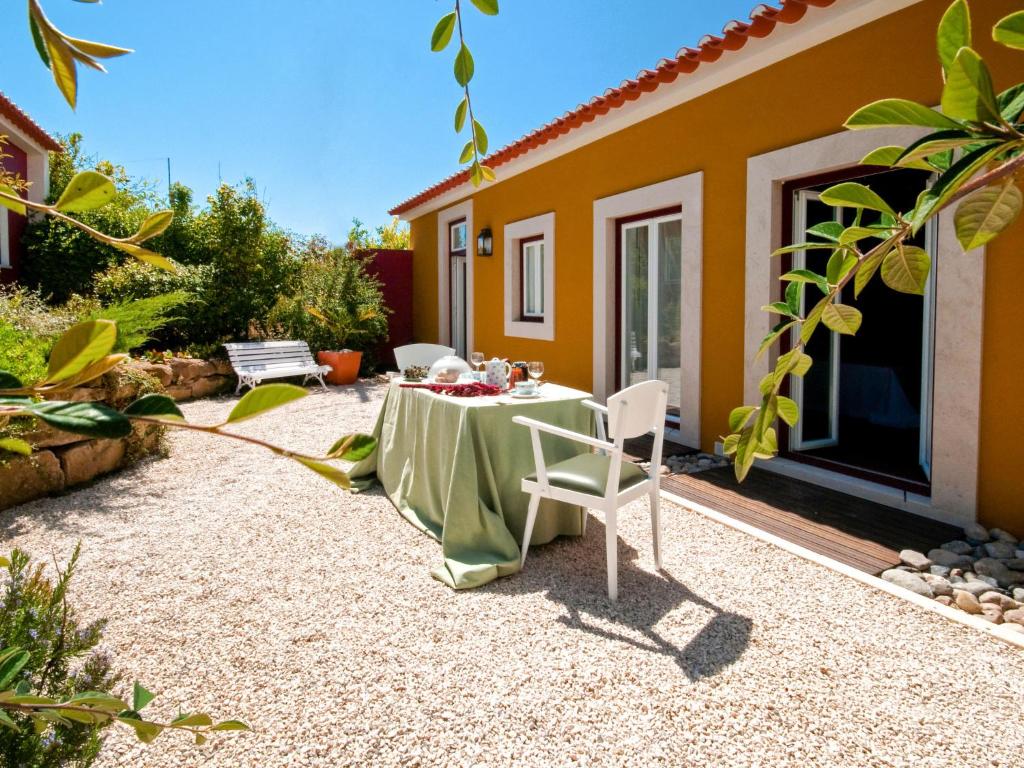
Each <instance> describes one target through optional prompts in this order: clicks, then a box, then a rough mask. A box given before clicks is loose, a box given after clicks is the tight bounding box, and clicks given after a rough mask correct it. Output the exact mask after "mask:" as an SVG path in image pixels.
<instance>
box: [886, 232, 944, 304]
mask: <svg viewBox="0 0 1024 768" xmlns="http://www.w3.org/2000/svg"><path fill="white" fill-rule="evenodd" d="M931 265H932V260H931V258H930V257H929V256H928V252H927V251H925V250H924V249H923V248H918V247H917V246H916V245H904V246H901V247H896V248H893V249H892V250H891V251H889V253H887V254H886V256H885V259H883V260H882V280H883V281H884V282H885V284H886V285H888V286H889V287H890V288H892V289H893V290H894V291H899V292H900V293H911V294H914V295H917V296H923V295H924V289H925V286H926V285H927V284H928V272H929V270H930V269H931Z"/></svg>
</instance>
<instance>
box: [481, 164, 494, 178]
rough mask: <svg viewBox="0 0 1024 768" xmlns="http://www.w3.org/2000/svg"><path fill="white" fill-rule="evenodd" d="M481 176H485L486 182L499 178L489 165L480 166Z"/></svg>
mask: <svg viewBox="0 0 1024 768" xmlns="http://www.w3.org/2000/svg"><path fill="white" fill-rule="evenodd" d="M480 175H481V176H483V178H484V181H494V180H495V179H496V178H498V177H497V176H495V175H494V171H493V170H492V169H491V167H490V166H489V165H484V164H483V163H481V164H480Z"/></svg>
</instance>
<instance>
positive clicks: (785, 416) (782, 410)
mask: <svg viewBox="0 0 1024 768" xmlns="http://www.w3.org/2000/svg"><path fill="white" fill-rule="evenodd" d="M776 401H777V402H776V408H777V409H778V412H779V418H781V419H782V420H783V421H784V422H786V423H787V424H788V425H789V426H791V427H792V426H795V425H796V423H797V421H799V420H800V407H799V406H798V405H797V404H796V401H794V400H791V399H789V398H788V397H784V396H782V395H778V396H777V397H776Z"/></svg>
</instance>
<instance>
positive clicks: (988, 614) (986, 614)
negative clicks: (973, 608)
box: [981, 603, 1003, 624]
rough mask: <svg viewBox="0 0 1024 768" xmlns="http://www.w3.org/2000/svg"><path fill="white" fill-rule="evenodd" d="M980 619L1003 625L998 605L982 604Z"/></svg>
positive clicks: (1001, 613) (1001, 611) (1001, 612)
mask: <svg viewBox="0 0 1024 768" xmlns="http://www.w3.org/2000/svg"><path fill="white" fill-rule="evenodd" d="M981 618H983V619H985V620H986V621H991V622H992V623H993V624H1002V623H1003V609H1002V608H1000V607H999V606H998V605H992V604H991V603H984V604H982V606H981Z"/></svg>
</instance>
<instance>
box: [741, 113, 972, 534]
mask: <svg viewBox="0 0 1024 768" xmlns="http://www.w3.org/2000/svg"><path fill="white" fill-rule="evenodd" d="M921 135H922V132H921V131H919V130H916V129H909V128H908V129H901V128H881V129H876V130H873V131H844V132H841V133H836V134H832V135H829V136H823V137H821V138H818V139H813V140H811V141H807V142H804V143H802V144H796V145H793V146H789V147H784V148H782V149H778V150H775V151H773V152H768V153H766V154H763V155H758V156H756V157H751V158H749V159H748V160H747V206H746V212H747V217H746V235H747V237H746V268H745V277H744V306H745V309H744V314H745V334H744V388H743V389H744V402H746V403H750V404H754V403H759V402H760V401H761V395H760V391H759V389H758V382H759V381H760V380H761V378H762V377H763V376H764V375H765V374H767V373H768V372H769V370H770V368H771V366H773V365H774V364H775V356H774V355H773V354H766V355H762V356H760V357H758V355H757V350H758V347H759V345H760V343H761V339H762V338H764V336H765V334H767V333H768V331H769V329H770V324H771V319H770V317H769V315H768V314H767V313H765V312H762V311H761V309H760V308H761V307H762V306H764V305H765V304H768V303H770V302H772V301H774V300H775V297H777V295H778V293H777V292H778V278H779V266H780V263H779V259H773V258H772V257H771V253H772V251H773V250H774V249H775V248H778V247H780V246H781V245H782V242H781V240H782V215H781V211H782V205H781V201H782V186H783V184H784V183H785V182H787V181H790V180H792V179H799V178H803V177H805V176H812V175H815V174H819V173H824V172H828V171H833V170H839V169H842V168H849V167H854V166H856V165H857V163H858V162H859V160H860V159H861V158H862V157H864V155H866V154H867V153H868V152H870V151H871V150H873V149H876V148H877V147H880V146H885V145H899V146H907V145H908V144H910V143H911V142H913V141H915V140H916V139H918V138H920V137H921ZM935 252H936V258H935V260H934V264H935V265H936V281H935V321H934V328H935V332H934V333H935V337H934V342H933V343H934V349H935V355H934V368H933V373H932V379H931V381H930V382H929V386H930V388H931V392H932V400H933V407H932V445H931V470H932V471H931V477H932V484H931V496H921V495H919V494H915V493H912V492H909V491H903V490H900V489H896V488H891V487H888V486H884V485H881V484H879V483H873V482H870V481H868V480H863V479H859V478H854V477H850V476H848V475H845V474H843V473H840V472H835V471H832V470H828V469H823V468H820V467H811V466H808V465H806V464H801V463H800V462H796V461H791V460H788V459H780V458H775V459H771V460H770V461H764V462H759V466H761V467H762V468H764V469H766V470H769V471H772V472H778V473H780V474H785V475H789V476H791V477H797V478H799V479H801V480H806V481H808V482H812V483H816V484H818V485H823V486H826V487H829V488H834V489H836V490H839V491H843V492H844V493H849V494H852V495H854V496H860V497H861V498H866V499H871V500H872V501H877V502H879V503H881V504H885V505H888V506H891V507H895V508H897V509H904V510H907V511H910V512H914V513H916V514H920V515H924V516H926V517H931V518H933V519H936V520H942V521H944V522H949V523H952V524H955V525H964V524H966V523H969V522H974V520H975V519H976V517H977V509H978V474H979V471H978V467H979V464H978V459H979V455H980V447H981V446H980V426H981V354H982V349H983V345H982V341H983V323H982V319H983V317H984V305H985V250H984V248H977V249H975V250H973V251H970V252H968V253H966V254H965V253H963V252H962V251H961V249H960V245H959V243H958V242H957V238H956V232H955V229H954V227H953V216H952V213H942V214H940V215H939V217H938V224H937V226H936V245H935Z"/></svg>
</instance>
